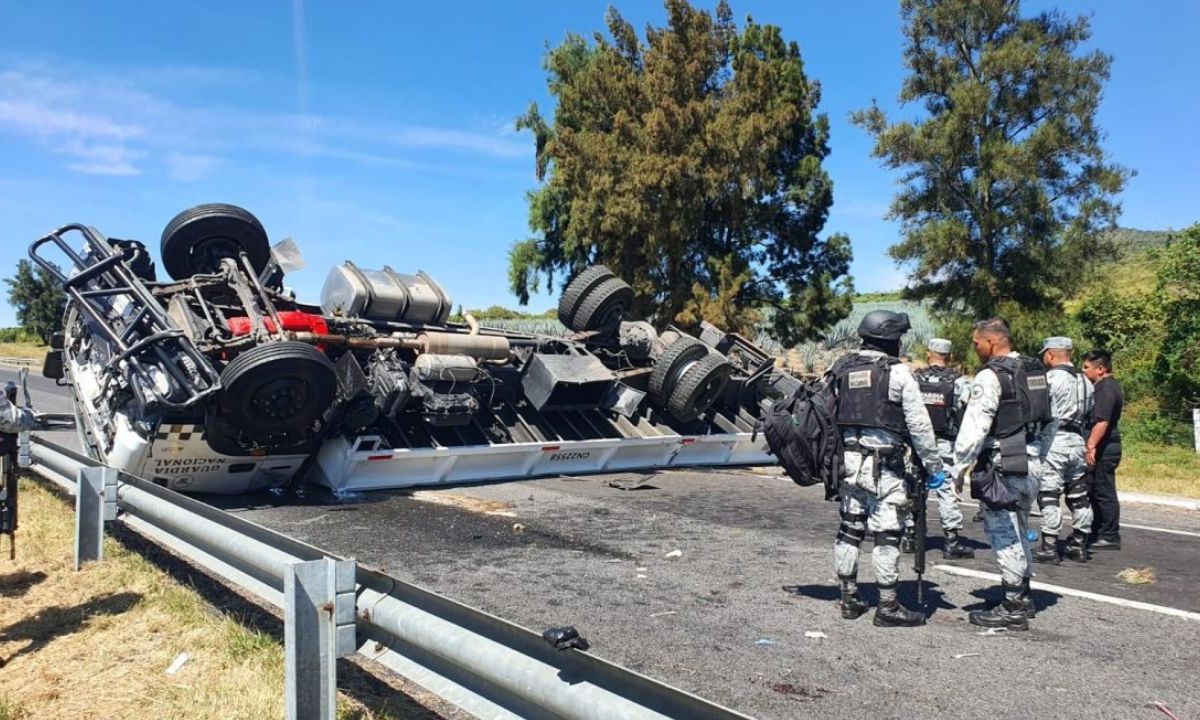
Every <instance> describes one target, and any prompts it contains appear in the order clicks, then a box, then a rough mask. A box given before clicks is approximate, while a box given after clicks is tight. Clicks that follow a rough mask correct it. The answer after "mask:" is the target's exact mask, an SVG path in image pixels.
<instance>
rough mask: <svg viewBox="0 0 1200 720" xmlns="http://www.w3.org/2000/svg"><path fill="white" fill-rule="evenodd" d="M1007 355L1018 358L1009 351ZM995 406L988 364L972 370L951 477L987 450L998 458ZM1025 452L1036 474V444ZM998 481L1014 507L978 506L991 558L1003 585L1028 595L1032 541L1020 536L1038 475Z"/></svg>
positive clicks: (996, 391) (995, 387) (996, 393)
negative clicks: (992, 554) (1014, 498)
mask: <svg viewBox="0 0 1200 720" xmlns="http://www.w3.org/2000/svg"><path fill="white" fill-rule="evenodd" d="M1009 357H1018V354H1017V353H1015V352H1013V353H1010V354H1009ZM999 407H1000V380H999V378H997V377H996V373H995V371H994V370H992V369H991V368H986V367H985V368H984V369H982V370H980V371H979V372H978V373H977V374H976V375H975V381H974V382H973V383H972V385H971V397H970V399H969V400H968V402H967V407H966V410H965V411H964V412H963V418H962V423H961V424H960V426H959V431H958V438H957V439H956V440H955V442H954V460H955V463H954V469H953V471H952V474H953V476H954V477H955V479H956V481H958V480H960V479H961V478H963V477H964V476H965V475H966V473H967V472H968V471H969V470H970V469H971V467H972V466H973V465H974V464H975V462H976V460H977V459H978V458H979V457H980V455H981V454H982V453H991V454H992V458H991V459H992V461H993V462H994V463H995V464H996V465H997V466H998V465H999V463H1000V448H999V443H998V442H997V440H996V439H995V438H994V437H993V436H992V429H993V425H994V422H995V419H996V412H997V410H998V409H999ZM1026 450H1027V453H1028V455H1029V462H1030V473H1031V474H1032V473H1036V472H1038V470H1037V458H1038V454H1039V452H1040V449H1039V448H1038V446H1037V445H1036V444H1030V445H1028V446H1027V448H1026ZM1000 477H1001V482H1003V483H1004V485H1005V486H1007V488H1008V490H1009V492H1010V494H1012V495H1013V496H1014V497H1016V498H1017V509H1016V510H997V509H992V508H989V507H987V506H986V505H985V506H983V524H984V528H985V530H986V531H987V535H988V541H989V542H990V543H991V546H992V549H993V550H994V551H995V552H996V562H997V563H998V564H999V566H1000V575H1001V577H1002V578H1003V581H1004V585H1005V587H1006V588H1017V589H1020V588H1022V587H1024V588H1025V597H1027V596H1028V580H1029V578H1030V577H1031V576H1032V574H1033V573H1032V569H1031V567H1032V552H1031V544H1030V543H1029V542H1028V540H1026V538H1025V531H1026V530H1027V529H1028V527H1029V510H1030V508H1031V507H1032V505H1033V498H1034V495H1035V494H1036V493H1037V479H1036V477H1034V476H1032V475H1001V476H1000Z"/></svg>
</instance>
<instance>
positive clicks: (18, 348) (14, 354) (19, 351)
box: [0, 341, 50, 364]
mask: <svg viewBox="0 0 1200 720" xmlns="http://www.w3.org/2000/svg"><path fill="white" fill-rule="evenodd" d="M49 349H50V348H48V347H47V346H45V345H42V344H41V343H38V342H25V341H21V342H0V357H4V358H29V359H31V360H37V361H38V363H39V364H40V363H41V362H42V360H44V359H45V358H46V351H47V350H49Z"/></svg>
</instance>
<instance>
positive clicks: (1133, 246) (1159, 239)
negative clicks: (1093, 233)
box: [1106, 228, 1173, 257]
mask: <svg viewBox="0 0 1200 720" xmlns="http://www.w3.org/2000/svg"><path fill="white" fill-rule="evenodd" d="M1172 235H1173V233H1172V232H1171V231H1170V230H1137V229H1135V228H1115V229H1113V230H1109V231H1108V233H1106V237H1107V238H1108V239H1109V240H1111V241H1112V243H1113V245H1114V246H1115V247H1116V249H1117V253H1118V256H1119V257H1129V256H1130V255H1136V254H1138V253H1140V252H1142V251H1143V250H1147V249H1149V248H1159V247H1164V246H1165V245H1166V244H1167V243H1168V242H1169V241H1170V239H1171V236H1172Z"/></svg>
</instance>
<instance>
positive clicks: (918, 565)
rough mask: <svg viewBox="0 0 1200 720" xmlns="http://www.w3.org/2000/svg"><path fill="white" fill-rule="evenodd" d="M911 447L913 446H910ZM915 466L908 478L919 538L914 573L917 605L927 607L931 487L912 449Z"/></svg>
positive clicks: (917, 455)
mask: <svg viewBox="0 0 1200 720" xmlns="http://www.w3.org/2000/svg"><path fill="white" fill-rule="evenodd" d="M910 445H911V444H910ZM912 458H913V466H914V467H915V469H916V473H915V474H914V473H910V474H909V476H908V477H907V478H906V480H907V483H906V484H907V486H908V487H907V488H906V489H907V491H908V500H909V502H910V503H912V514H913V534H915V535H916V536H917V547H916V551H915V552H914V553H913V572H915V573H916V574H917V603H918V604H920V605H921V607H924V606H925V536H926V535H927V534H928V533H929V516H928V513H927V510H928V508H929V485H928V484H927V482H926V478H927V477H928V473H926V472H925V463H923V462H922V461H921V456H920V455H919V454H918V453H917V449H916V447H912Z"/></svg>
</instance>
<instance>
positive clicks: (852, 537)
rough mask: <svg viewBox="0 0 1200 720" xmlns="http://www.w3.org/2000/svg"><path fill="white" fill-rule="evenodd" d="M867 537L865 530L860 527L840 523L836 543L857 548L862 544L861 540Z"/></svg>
mask: <svg viewBox="0 0 1200 720" xmlns="http://www.w3.org/2000/svg"><path fill="white" fill-rule="evenodd" d="M866 536H867V529H866V528H862V527H854V526H853V525H850V524H849V523H842V524H841V526H839V527H838V534H837V540H836V541H837V542H840V543H845V544H847V545H853V546H854V547H858V546H859V545H861V544H862V541H863V538H865V537H866Z"/></svg>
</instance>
